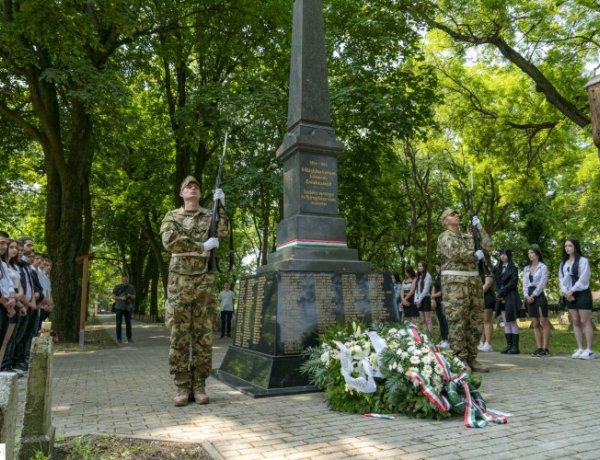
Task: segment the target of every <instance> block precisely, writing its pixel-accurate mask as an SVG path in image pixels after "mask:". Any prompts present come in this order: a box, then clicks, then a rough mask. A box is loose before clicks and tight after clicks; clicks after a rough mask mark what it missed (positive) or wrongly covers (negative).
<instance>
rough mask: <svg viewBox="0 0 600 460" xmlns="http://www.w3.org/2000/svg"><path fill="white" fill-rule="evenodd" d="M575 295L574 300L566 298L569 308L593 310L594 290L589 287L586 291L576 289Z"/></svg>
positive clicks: (565, 301)
mask: <svg viewBox="0 0 600 460" xmlns="http://www.w3.org/2000/svg"><path fill="white" fill-rule="evenodd" d="M573 297H575V300H574V301H573V302H569V301H568V300H567V299H565V298H564V297H563V299H564V303H565V306H566V307H567V308H568V309H569V310H591V309H592V304H593V303H594V300H593V299H592V291H591V290H590V289H589V288H588V289H586V290H585V291H575V292H573Z"/></svg>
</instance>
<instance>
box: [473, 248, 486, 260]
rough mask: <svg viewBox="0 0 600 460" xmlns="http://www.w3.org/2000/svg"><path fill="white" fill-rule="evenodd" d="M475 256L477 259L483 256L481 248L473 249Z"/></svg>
mask: <svg viewBox="0 0 600 460" xmlns="http://www.w3.org/2000/svg"><path fill="white" fill-rule="evenodd" d="M475 257H477V260H481V259H483V258H484V257H485V255H484V254H483V251H482V250H481V249H478V250H477V251H475Z"/></svg>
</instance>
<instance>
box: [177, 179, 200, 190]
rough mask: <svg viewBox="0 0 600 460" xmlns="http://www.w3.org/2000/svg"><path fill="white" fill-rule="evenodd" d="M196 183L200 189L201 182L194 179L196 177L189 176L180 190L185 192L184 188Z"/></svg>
mask: <svg viewBox="0 0 600 460" xmlns="http://www.w3.org/2000/svg"><path fill="white" fill-rule="evenodd" d="M192 182H195V183H196V184H197V185H198V187H200V182H198V180H197V179H196V178H195V177H194V176H187V177H186V178H185V179H183V182H182V183H181V187H180V188H179V190H180V191H181V190H183V189H184V188H186V187H187V185H188V184H190V183H192Z"/></svg>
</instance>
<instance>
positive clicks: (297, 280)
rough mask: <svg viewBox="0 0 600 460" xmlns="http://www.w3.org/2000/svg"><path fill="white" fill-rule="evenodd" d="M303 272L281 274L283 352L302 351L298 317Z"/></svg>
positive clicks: (299, 319) (293, 352)
mask: <svg viewBox="0 0 600 460" xmlns="http://www.w3.org/2000/svg"><path fill="white" fill-rule="evenodd" d="M304 276H305V275H304V274H298V273H286V274H282V275H281V294H282V296H281V299H280V301H281V303H282V306H283V314H282V315H281V316H280V315H278V316H280V317H281V322H282V328H281V339H282V342H283V353H284V354H298V353H300V352H301V351H302V348H303V344H302V333H303V332H304V331H303V330H302V327H301V324H302V321H301V318H300V305H299V303H300V295H301V293H302V290H303V289H304Z"/></svg>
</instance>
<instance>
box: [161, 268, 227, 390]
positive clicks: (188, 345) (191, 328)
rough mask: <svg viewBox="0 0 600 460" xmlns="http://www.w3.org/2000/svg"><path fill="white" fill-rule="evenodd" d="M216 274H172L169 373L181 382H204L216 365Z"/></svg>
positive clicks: (167, 317) (168, 316) (167, 319)
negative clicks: (214, 330) (213, 336)
mask: <svg viewBox="0 0 600 460" xmlns="http://www.w3.org/2000/svg"><path fill="white" fill-rule="evenodd" d="M214 283H215V276H214V275H212V274H208V273H207V274H203V275H182V274H178V273H170V274H169V282H168V287H167V295H168V297H167V305H166V312H165V323H166V325H167V327H168V328H169V329H170V331H171V345H170V348H169V373H170V374H172V375H174V376H175V383H176V384H177V385H187V384H196V383H198V384H200V385H203V384H204V380H206V378H207V377H208V375H209V374H210V371H211V368H212V333H213V321H214V316H215V311H216V308H215V299H214V295H213V288H214Z"/></svg>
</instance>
